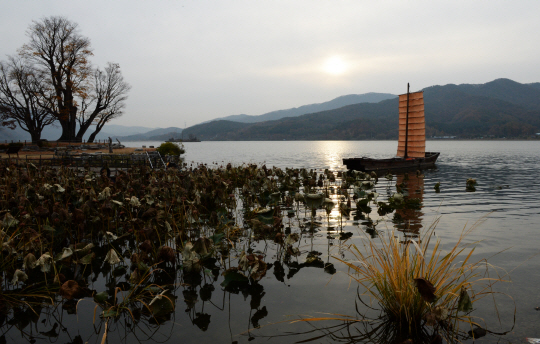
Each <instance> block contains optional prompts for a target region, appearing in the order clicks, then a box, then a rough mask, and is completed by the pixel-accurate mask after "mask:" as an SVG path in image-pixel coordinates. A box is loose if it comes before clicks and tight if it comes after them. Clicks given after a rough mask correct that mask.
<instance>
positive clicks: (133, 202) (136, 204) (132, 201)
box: [129, 196, 141, 207]
mask: <svg viewBox="0 0 540 344" xmlns="http://www.w3.org/2000/svg"><path fill="white" fill-rule="evenodd" d="M129 205H131V206H132V207H140V206H141V202H139V199H138V198H137V197H135V196H131V199H130V200H129Z"/></svg>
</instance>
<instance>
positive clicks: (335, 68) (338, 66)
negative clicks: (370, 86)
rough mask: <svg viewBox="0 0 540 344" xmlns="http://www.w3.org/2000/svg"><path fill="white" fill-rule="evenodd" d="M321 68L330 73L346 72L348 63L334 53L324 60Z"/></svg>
mask: <svg viewBox="0 0 540 344" xmlns="http://www.w3.org/2000/svg"><path fill="white" fill-rule="evenodd" d="M322 69H323V71H324V72H325V73H328V74H331V75H341V74H344V73H345V72H347V70H348V69H349V65H348V63H347V62H346V61H345V60H344V59H343V58H342V57H341V56H338V55H334V56H331V57H329V58H327V59H326V60H325V61H324V63H323V68H322Z"/></svg>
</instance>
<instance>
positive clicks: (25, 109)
mask: <svg viewBox="0 0 540 344" xmlns="http://www.w3.org/2000/svg"><path fill="white" fill-rule="evenodd" d="M46 93H47V87H46V85H44V84H43V79H42V77H41V76H40V75H39V74H38V73H37V71H35V70H34V69H33V68H32V67H31V66H29V65H27V64H25V62H24V61H23V60H21V59H20V58H15V57H9V59H8V61H7V62H0V113H2V115H1V117H2V123H3V125H4V123H5V124H7V125H8V126H9V127H11V128H12V129H14V128H15V125H16V124H18V125H19V127H20V128H21V129H23V130H25V131H27V132H28V133H29V134H30V137H31V138H32V141H33V142H37V141H39V140H40V139H41V132H42V131H43V128H44V127H45V126H47V125H50V124H51V123H53V122H54V121H55V120H56V118H55V117H54V116H53V115H52V114H51V113H50V112H49V111H48V110H47V109H46V108H45V107H43V106H42V103H41V102H40V97H39V94H46Z"/></svg>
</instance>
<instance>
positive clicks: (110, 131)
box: [0, 124, 154, 143]
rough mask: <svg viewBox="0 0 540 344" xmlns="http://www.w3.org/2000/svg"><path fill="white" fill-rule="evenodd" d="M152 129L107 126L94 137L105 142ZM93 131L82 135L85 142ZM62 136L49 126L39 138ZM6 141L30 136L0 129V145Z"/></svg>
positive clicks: (21, 132) (56, 127)
mask: <svg viewBox="0 0 540 344" xmlns="http://www.w3.org/2000/svg"><path fill="white" fill-rule="evenodd" d="M153 129H154V128H148V127H141V126H124V125H117V124H107V125H105V127H103V129H102V130H101V132H99V134H97V136H96V140H106V139H108V138H109V136H110V137H111V138H112V139H113V140H114V139H115V138H117V137H118V138H120V137H123V136H127V135H135V134H140V133H146V132H148V131H150V130H153ZM93 131H94V128H93V127H90V128H89V129H88V130H87V131H86V135H84V139H85V140H87V139H88V137H89V136H90V134H92V132H93ZM61 134H62V129H61V128H60V126H53V125H49V126H47V127H45V128H44V129H43V132H42V134H41V138H43V139H47V140H50V141H55V140H56V139H58V138H59V137H60V135H61ZM5 140H8V141H11V140H14V141H18V140H21V141H24V140H30V135H29V134H28V133H27V132H26V131H24V130H22V129H20V128H18V127H17V128H15V130H10V129H6V128H1V127H0V143H1V142H3V141H5Z"/></svg>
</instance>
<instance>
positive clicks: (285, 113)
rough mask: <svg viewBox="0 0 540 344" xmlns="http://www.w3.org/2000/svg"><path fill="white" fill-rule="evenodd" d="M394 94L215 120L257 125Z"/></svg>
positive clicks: (352, 96) (359, 96)
mask: <svg viewBox="0 0 540 344" xmlns="http://www.w3.org/2000/svg"><path fill="white" fill-rule="evenodd" d="M396 97H397V96H396V95H395V94H390V93H374V92H370V93H365V94H349V95H346V96H341V97H338V98H335V99H332V100H330V101H327V102H324V103H318V104H310V105H303V106H300V107H297V108H292V109H287V110H277V111H272V112H268V113H265V114H262V115H259V116H249V115H232V116H227V117H221V118H217V119H215V120H226V121H233V122H240V123H258V122H264V121H273V120H277V119H280V118H284V117H297V116H302V115H305V114H308V113H315V112H321V111H326V110H333V109H338V108H340V107H343V106H347V105H351V104H358V103H378V102H380V101H382V100H386V99H392V98H396ZM206 123H208V122H206Z"/></svg>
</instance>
